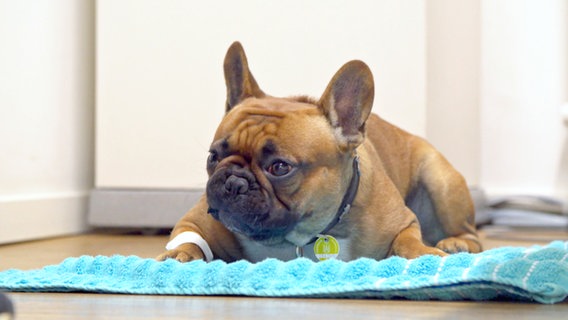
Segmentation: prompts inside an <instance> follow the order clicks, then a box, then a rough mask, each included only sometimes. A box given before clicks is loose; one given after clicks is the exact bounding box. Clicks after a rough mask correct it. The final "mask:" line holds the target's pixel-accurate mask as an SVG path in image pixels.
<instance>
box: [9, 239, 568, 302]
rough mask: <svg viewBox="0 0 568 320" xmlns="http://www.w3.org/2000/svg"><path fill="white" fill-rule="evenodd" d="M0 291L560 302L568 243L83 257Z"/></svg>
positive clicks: (12, 276)
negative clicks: (258, 256) (383, 252)
mask: <svg viewBox="0 0 568 320" xmlns="http://www.w3.org/2000/svg"><path fill="white" fill-rule="evenodd" d="M0 290H7V291H28V292H98V293H128V294H170V295H243V296H257V297H319V298H377V299H392V298H406V299H412V300H492V299H497V298H500V299H508V300H522V301H537V302H541V303H556V302H560V301H563V300H564V299H565V298H566V296H567V294H568V242H563V241H555V242H552V243H550V244H549V245H547V246H543V247H542V246H534V247H530V248H514V247H504V248H498V249H493V250H488V251H485V252H483V253H479V254H469V253H460V254H454V255H450V256H448V257H444V258H440V257H437V256H422V257H420V258H417V259H413V260H407V259H403V258H400V257H391V258H389V259H385V260H382V261H376V260H372V259H366V258H361V259H358V260H355V261H351V262H342V261H338V260H327V261H324V262H312V261H311V260H308V259H305V258H300V259H295V260H292V261H288V262H283V261H280V260H276V259H266V260H264V261H262V262H258V263H250V262H247V261H237V262H233V263H225V262H222V261H214V262H211V263H205V262H203V261H194V262H191V263H185V264H184V263H179V262H177V261H173V260H168V261H165V262H157V261H154V260H152V259H142V258H140V257H136V256H129V257H125V256H112V257H106V256H97V257H92V256H82V257H79V258H68V259H66V260H64V261H63V262H62V263H60V264H58V265H52V266H47V267H44V268H42V269H37V270H30V271H21V270H15V269H11V270H6V271H2V272H0Z"/></svg>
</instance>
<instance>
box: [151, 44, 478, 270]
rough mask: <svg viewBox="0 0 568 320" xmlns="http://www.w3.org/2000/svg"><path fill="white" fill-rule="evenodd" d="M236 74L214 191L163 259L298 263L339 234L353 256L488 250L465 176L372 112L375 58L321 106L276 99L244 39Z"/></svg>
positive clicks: (220, 131) (230, 79)
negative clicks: (254, 69)
mask: <svg viewBox="0 0 568 320" xmlns="http://www.w3.org/2000/svg"><path fill="white" fill-rule="evenodd" d="M224 74H225V82H226V87H227V99H226V106H225V111H226V113H225V115H224V117H223V119H222V121H221V124H220V125H219V127H218V128H217V131H216V133H215V136H214V138H213V142H212V144H211V147H210V151H209V157H208V159H207V172H208V174H209V179H208V182H207V186H206V191H205V194H204V195H203V196H202V197H201V199H200V200H199V202H198V203H197V204H196V205H195V206H194V207H193V208H191V209H190V210H189V211H188V212H187V213H186V214H185V216H183V217H182V218H181V220H179V222H178V223H177V224H176V226H175V227H174V229H173V231H172V234H171V238H170V239H171V241H170V242H169V243H168V246H167V251H165V252H164V253H163V254H161V255H159V256H158V257H157V259H158V260H165V259H169V258H173V259H177V260H179V261H181V262H186V261H191V260H196V259H205V260H207V261H210V260H212V259H222V260H224V261H227V262H230V261H235V260H239V259H247V260H250V261H258V260H262V259H265V258H270V257H274V258H280V259H284V260H289V259H293V258H295V257H296V256H298V255H301V254H302V251H303V250H302V249H303V248H304V247H309V246H313V243H314V241H315V240H316V239H318V237H327V236H328V235H329V236H331V237H333V239H337V240H338V242H339V244H341V252H340V253H339V257H338V258H341V259H344V260H352V259H357V258H359V257H369V258H374V259H383V258H386V257H389V256H395V255H396V256H400V257H404V258H408V259H412V258H416V257H418V256H421V255H426V254H431V255H438V256H445V255H447V254H449V253H456V252H472V253H475V252H479V251H481V244H480V241H479V239H478V236H477V233H476V229H475V224H474V207H473V202H472V200H471V197H470V193H469V190H468V187H467V184H466V182H465V180H464V178H463V177H462V175H461V174H460V173H458V172H457V171H456V169H454V168H453V167H452V165H451V164H450V163H449V162H448V161H447V160H446V159H445V158H444V157H443V156H442V155H441V154H440V152H438V151H437V150H436V149H435V148H434V147H432V145H430V144H429V143H428V142H426V141H425V140H424V139H422V138H420V137H417V136H415V135H412V134H410V133H408V132H406V131H404V130H402V129H400V128H398V127H396V126H394V125H392V124H390V123H388V122H387V121H385V120H383V119H382V118H380V117H379V116H377V115H375V114H372V113H371V108H372V106H373V98H374V82H373V75H372V73H371V70H370V69H369V67H368V66H367V65H366V64H365V63H364V62H362V61H358V60H354V61H350V62H348V63H346V64H345V65H343V67H341V69H339V71H337V73H336V74H335V75H334V76H333V78H332V79H331V81H330V82H329V84H328V85H327V88H326V89H325V92H324V93H323V95H322V96H321V97H320V98H319V99H314V98H310V97H307V96H293V97H286V98H278V97H273V96H270V95H268V94H266V93H264V92H263V91H262V90H261V89H260V87H259V85H258V84H257V82H256V80H255V78H254V77H253V75H252V73H251V71H250V70H249V66H248V61H247V58H246V56H245V52H244V50H243V47H242V46H241V44H240V43H239V42H235V43H233V44H232V45H231V46H230V48H229V49H228V51H227V54H226V57H225V60H224ZM326 241H327V238H326ZM311 257H312V258H313V255H312V256H311Z"/></svg>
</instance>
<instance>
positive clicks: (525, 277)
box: [523, 261, 538, 290]
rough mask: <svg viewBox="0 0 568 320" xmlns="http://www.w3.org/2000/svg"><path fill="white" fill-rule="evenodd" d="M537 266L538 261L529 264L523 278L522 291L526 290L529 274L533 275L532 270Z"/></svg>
mask: <svg viewBox="0 0 568 320" xmlns="http://www.w3.org/2000/svg"><path fill="white" fill-rule="evenodd" d="M537 264H538V261H535V262H533V263H532V264H531V267H530V268H529V271H528V272H527V274H526V275H525V276H524V278H523V289H525V290H526V289H527V281H529V278H530V276H531V274H532V273H533V271H534V269H535V268H536V265H537Z"/></svg>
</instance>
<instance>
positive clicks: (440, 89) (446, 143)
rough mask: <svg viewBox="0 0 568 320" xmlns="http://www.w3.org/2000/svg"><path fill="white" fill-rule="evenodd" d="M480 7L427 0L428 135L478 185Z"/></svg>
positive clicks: (468, 0)
mask: <svg viewBox="0 0 568 320" xmlns="http://www.w3.org/2000/svg"><path fill="white" fill-rule="evenodd" d="M480 7H481V5H480V2H479V1H478V0H461V1H455V0H436V1H428V2H427V12H426V26H427V29H428V33H427V41H426V47H427V50H426V53H427V71H426V88H427V108H426V115H427V118H426V137H427V138H428V140H429V141H430V142H431V143H432V144H433V145H434V146H435V147H436V148H438V150H440V151H441V152H442V153H443V154H444V156H446V158H448V160H449V161H450V162H451V163H452V164H453V165H454V166H455V167H456V169H458V171H460V172H461V173H462V174H463V175H464V176H465V178H466V180H467V182H468V184H469V185H472V186H475V185H479V176H480V174H481V156H480V151H481V145H480V111H479V110H480V108H479V107H480V106H479V93H480V90H479V87H480V68H479V67H480V59H481V55H480V44H481V14H480V11H481V8H480Z"/></svg>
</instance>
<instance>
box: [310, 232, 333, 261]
mask: <svg viewBox="0 0 568 320" xmlns="http://www.w3.org/2000/svg"><path fill="white" fill-rule="evenodd" d="M314 254H315V255H316V257H317V258H318V259H319V260H320V261H324V260H327V259H335V258H337V256H338V255H339V242H337V239H335V238H334V237H332V236H328V235H320V236H318V239H317V240H316V242H315V243H314Z"/></svg>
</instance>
